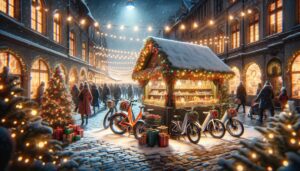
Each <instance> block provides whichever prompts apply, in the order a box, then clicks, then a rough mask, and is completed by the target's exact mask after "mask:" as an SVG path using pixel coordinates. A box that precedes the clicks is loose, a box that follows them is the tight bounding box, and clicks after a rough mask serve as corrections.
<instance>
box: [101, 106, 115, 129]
mask: <svg viewBox="0 0 300 171" xmlns="http://www.w3.org/2000/svg"><path fill="white" fill-rule="evenodd" d="M112 115H113V111H111V110H109V111H108V112H107V113H106V115H105V117H104V120H103V128H104V129H107V128H108V127H109V121H110V118H111V116H112Z"/></svg>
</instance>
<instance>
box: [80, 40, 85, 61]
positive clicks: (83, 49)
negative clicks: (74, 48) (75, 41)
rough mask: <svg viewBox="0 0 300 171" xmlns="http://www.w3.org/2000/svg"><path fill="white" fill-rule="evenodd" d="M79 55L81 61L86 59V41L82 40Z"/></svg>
mask: <svg viewBox="0 0 300 171" xmlns="http://www.w3.org/2000/svg"><path fill="white" fill-rule="evenodd" d="M81 57H82V60H83V61H86V43H85V42H82V46H81Z"/></svg>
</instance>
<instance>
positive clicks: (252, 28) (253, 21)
mask: <svg viewBox="0 0 300 171" xmlns="http://www.w3.org/2000/svg"><path fill="white" fill-rule="evenodd" d="M248 29H249V30H248V32H249V43H253V42H256V41H258V40H259V13H258V12H255V13H254V14H253V15H251V16H249V27H248Z"/></svg>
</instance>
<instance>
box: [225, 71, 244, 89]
mask: <svg viewBox="0 0 300 171" xmlns="http://www.w3.org/2000/svg"><path fill="white" fill-rule="evenodd" d="M231 70H232V71H233V72H234V77H233V78H232V79H230V80H229V82H228V90H229V93H232V92H233V93H234V94H235V93H236V89H237V87H238V85H239V84H240V81H241V74H240V71H239V69H238V68H237V67H232V68H231Z"/></svg>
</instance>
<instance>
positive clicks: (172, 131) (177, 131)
mask: <svg viewBox="0 0 300 171" xmlns="http://www.w3.org/2000/svg"><path fill="white" fill-rule="evenodd" d="M170 134H171V136H175V137H176V136H179V135H180V134H181V130H180V129H179V126H178V125H177V123H176V122H174V121H172V122H171V126H170Z"/></svg>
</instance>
